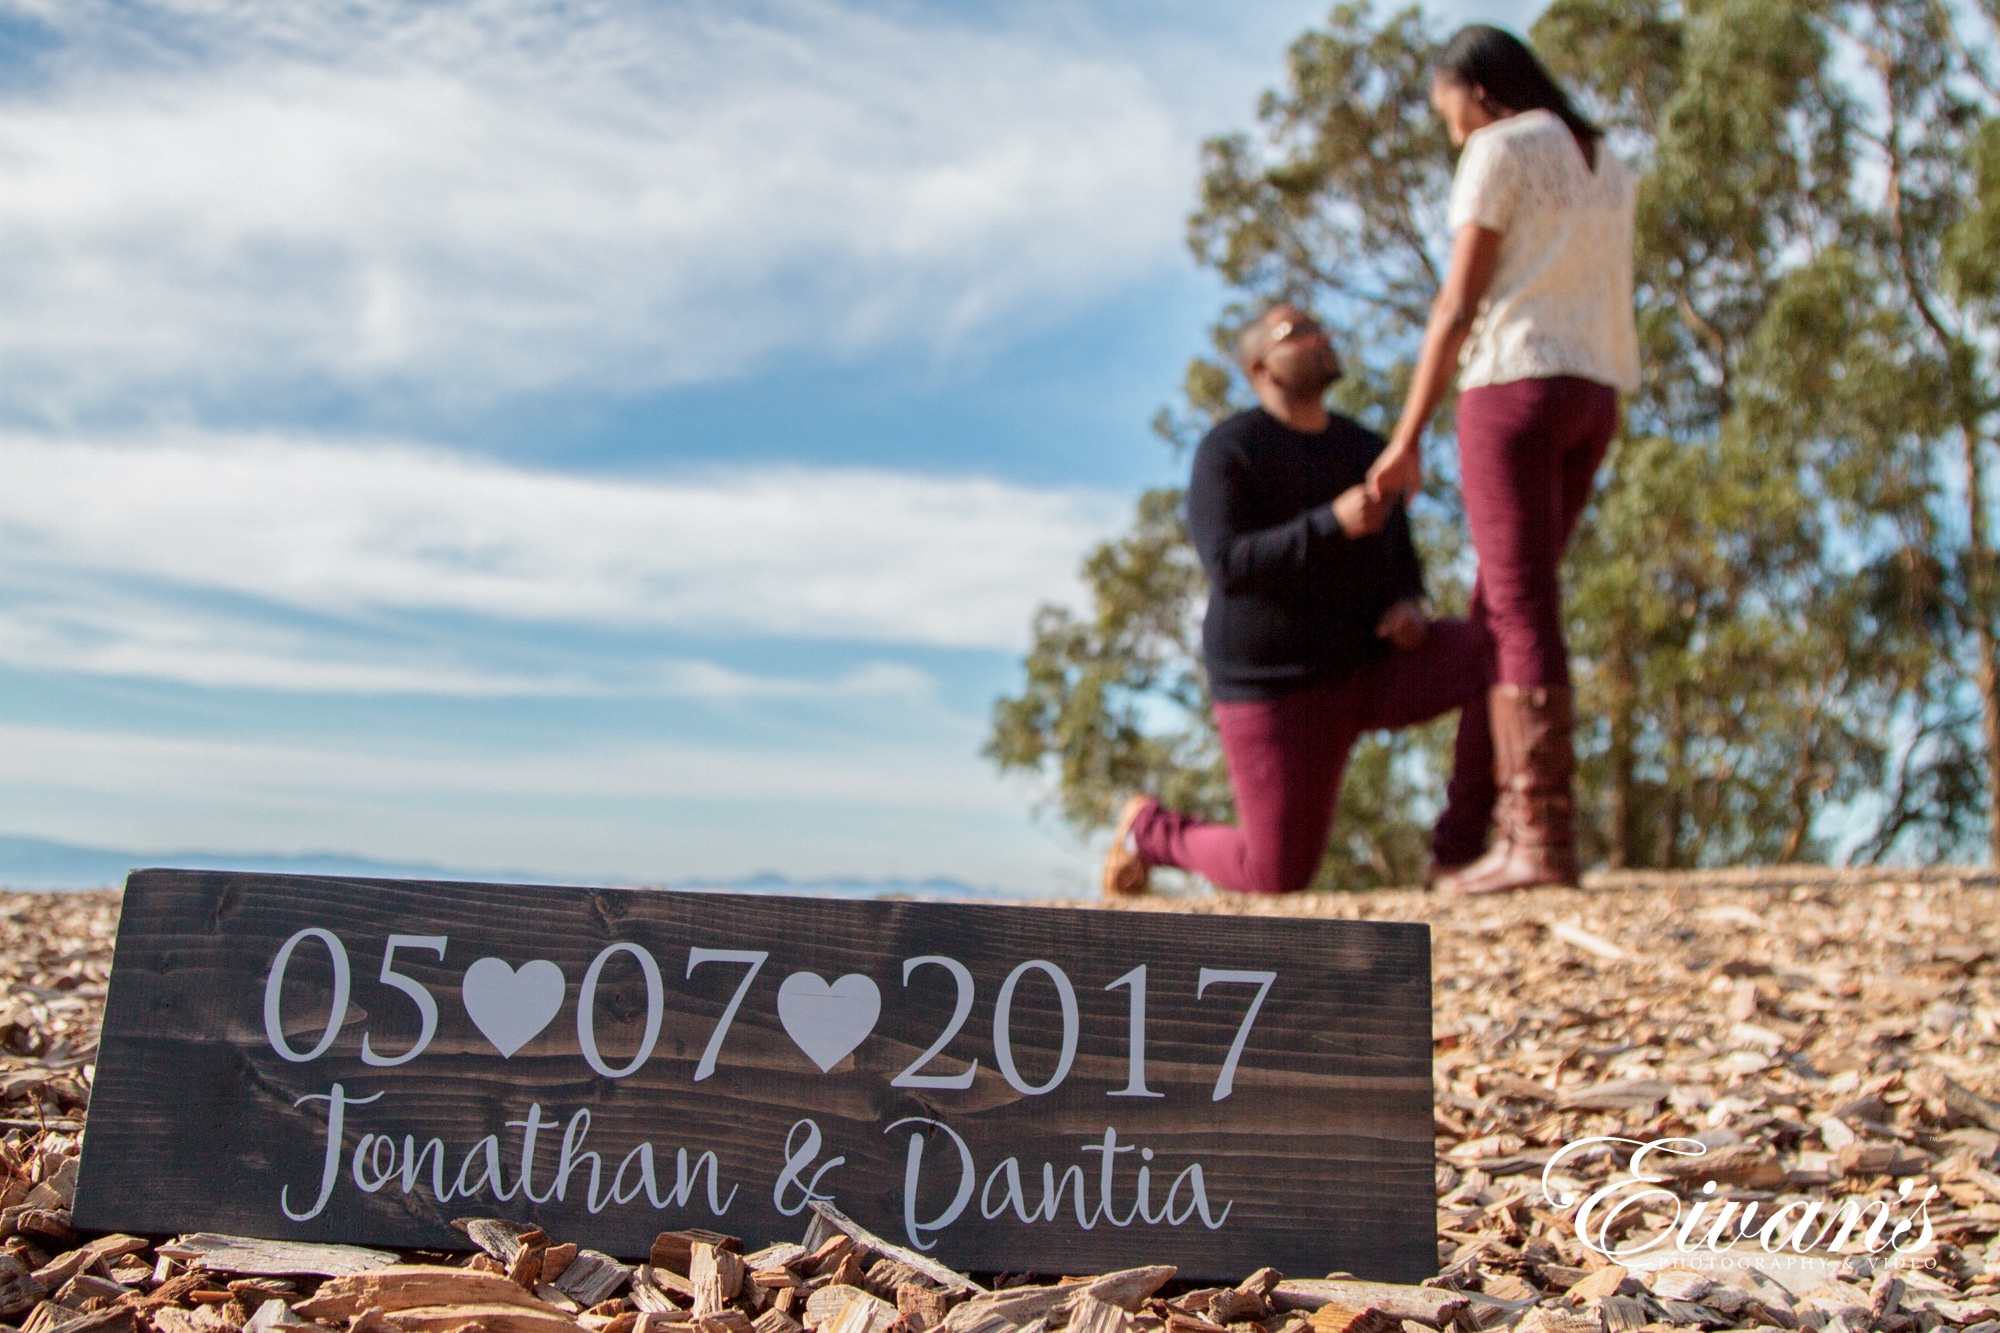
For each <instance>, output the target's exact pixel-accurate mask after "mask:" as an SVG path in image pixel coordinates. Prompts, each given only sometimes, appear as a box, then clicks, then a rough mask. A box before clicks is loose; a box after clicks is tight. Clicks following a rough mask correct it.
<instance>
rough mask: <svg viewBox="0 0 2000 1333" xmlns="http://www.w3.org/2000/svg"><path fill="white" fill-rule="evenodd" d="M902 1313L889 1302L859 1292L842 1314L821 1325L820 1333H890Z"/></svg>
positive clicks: (844, 1306)
mask: <svg viewBox="0 0 2000 1333" xmlns="http://www.w3.org/2000/svg"><path fill="white" fill-rule="evenodd" d="M901 1317H902V1312H901V1311H899V1310H897V1309H896V1307H895V1306H893V1305H891V1304H889V1303H888V1302H887V1301H884V1300H881V1299H879V1298H877V1297H875V1296H871V1295H869V1294H868V1293H867V1292H865V1291H863V1292H858V1293H857V1294H856V1295H855V1296H854V1298H853V1299H852V1300H850V1301H848V1302H847V1303H846V1304H845V1305H843V1306H841V1307H840V1313H839V1314H837V1315H835V1316H834V1317H833V1318H832V1319H831V1320H829V1321H828V1322H826V1323H824V1324H821V1325H820V1333H889V1330H890V1329H891V1328H892V1327H894V1326H895V1324H896V1322H897V1321H898V1320H899V1319H900V1318H901Z"/></svg>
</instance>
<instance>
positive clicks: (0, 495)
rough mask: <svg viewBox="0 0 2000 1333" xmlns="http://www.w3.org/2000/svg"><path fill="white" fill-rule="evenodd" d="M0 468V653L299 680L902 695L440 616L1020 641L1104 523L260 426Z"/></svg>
mask: <svg viewBox="0 0 2000 1333" xmlns="http://www.w3.org/2000/svg"><path fill="white" fill-rule="evenodd" d="M0 475H4V476H5V477H6V478H7V484H6V485H5V486H0V661H7V662H11V663H13V664H16V665H23V666H29V667H37V668H43V669H56V670H70V671H84V672H90V673H94V674H135V675H146V676H153V677H157V678H165V679H172V680H183V681H191V682H195V683H200V684H207V685H221V686H229V685H237V686H254V687H265V688H272V687H275V688H286V689H298V690H343V691H355V692H383V691H409V692H421V693H462V694H470V695H482V694H483V695H492V694H516V693H532V692H539V693H556V694H575V693H592V692H610V691H615V692H630V693H664V694H676V693H678V694H689V695H695V696H699V697H709V698H716V697H750V696H755V695H764V696H770V695H773V694H783V693H786V692H788V691H789V692H792V693H794V694H797V693H799V692H801V691H808V692H809V691H819V692H827V691H832V692H835V693H846V694H856V693H861V694H866V693H883V692H890V693H893V692H897V691H907V690H909V689H911V688H915V686H914V685H913V683H912V673H910V672H908V671H907V669H901V668H896V669H892V668H888V667H883V668H878V669H873V670H870V671H865V672H863V673H861V674H860V675H857V676H850V677H845V678H842V679H839V680H836V681H833V682H823V683H819V684H812V683H808V682H799V681H793V682H784V681H760V680H755V679H752V678H749V677H744V676H740V675H736V674H734V673H731V672H728V671H725V670H723V669H721V668H719V667H715V666H713V665H704V664H702V663H700V662H690V661H686V660H678V659H677V660H666V661H662V660H659V659H658V658H657V657H655V658H652V659H648V660H640V661H637V662H636V663H635V662H634V660H633V658H632V654H631V652H630V650H629V649H628V650H626V651H625V652H623V653H608V652H605V651H602V650H601V649H600V650H599V651H596V652H585V651H579V652H576V653H574V654H572V655H570V656H569V657H567V658H563V659H562V660H561V661H560V662H559V663H558V665H556V666H554V667H550V666H547V665H535V666H531V667H509V668H500V667H495V666H494V665H493V664H492V659H491V656H490V655H488V656H486V657H483V658H480V659H479V660H476V661H473V660H469V658H468V655H475V656H476V654H475V647H476V636H473V635H469V634H459V633H455V632H454V631H451V630H449V629H446V628H444V627H443V625H444V624H445V623H447V622H446V621H444V620H441V619H440V617H446V618H448V617H452V616H462V617H471V618H474V620H475V621H476V622H478V623H484V624H489V625H495V626H499V627H501V628H502V629H503V630H504V629H505V628H506V627H508V626H512V627H515V628H516V629H517V630H518V629H521V628H529V629H532V628H534V627H549V626H559V625H575V626H589V627H593V628H599V629H603V630H607V631H613V632H619V633H623V634H627V635H634V636H640V637H641V641H643V636H645V635H657V634H662V633H679V634H689V635H705V636H716V637H746V636H747V637H766V638H792V639H816V640H839V641H850V642H873V643H883V644H899V645H925V646H946V647H970V648H996V649H1010V650H1011V649H1017V648H1019V647H1020V646H1021V644H1022V642H1023V641H1024V639H1025V636H1026V631H1027V626H1028V622H1029V618H1030V616H1031V615H1032V614H1033V611H1034V608H1035V607H1036V606H1037V605H1038V604H1039V603H1041V602H1043V601H1048V600H1057V601H1068V600H1073V599H1074V598H1075V597H1076V595H1077V586H1078V585H1077V566H1078V563H1079V561H1080V558H1081V556H1082V554H1083V552H1084V551H1085V550H1086V549H1087V548H1088V546H1089V545H1090V544H1091V543H1092V542H1093V541H1095V540H1098V539H1100V538H1101V537H1102V536H1104V535H1105V534H1106V533H1108V532H1109V531H1111V530H1112V529H1113V528H1114V527H1115V526H1116V525H1117V523H1118V522H1119V521H1120V520H1121V519H1122V517H1123V513H1122V510H1123V504H1122V503H1121V502H1119V501H1118V500H1115V499H1113V498H1112V497H1109V496H1106V495H1102V494H1099V493H1095V492H1089V491H1083V490H1076V489H1061V490H1045V489H1034V488H1030V487H1024V486H1019V485H1012V484H1008V483H1004V482H999V481H993V480H985V479H979V478H970V479H965V478H928V477H920V476H912V475H908V474H902V473H892V472H881V471H867V470H859V469H807V468H770V469H756V470H752V469H733V470H719V471H712V472H708V473H704V474H701V475H698V476H692V477H684V478H679V479H673V480H653V481H633V480H619V479H607V478H596V477H579V476H574V475H566V474H559V473H551V472H540V471H531V470H527V469H523V468H518V467H511V466H507V465H504V464H500V463H495V462H491V461H486V460H481V459H476V458H469V457H466V456H464V455H458V454H450V453H444V452H439V451H433V450H426V449H423V448H419V447H416V446H412V445H399V444H369V445H346V446H342V445H336V444H331V443H327V442H325V441H319V440H313V439H302V438H296V437H281V436H268V435H267V436H226V435H215V434H195V433H186V434H182V435H178V436H171V437H152V438H149V439H148V440H147V441H145V442H142V443H131V442H95V443H86V442H79V441H76V440H54V439H49V438H45V437H40V436H32V435H13V436H0ZM399 634H400V635H402V636H403V638H401V639H399V638H398V637H397V636H398V635H399ZM411 636H415V637H416V638H417V639H418V640H419V642H416V643H410V642H405V641H404V640H405V639H407V638H409V637H411ZM439 644H443V645H444V646H442V647H439V646H437V645H439Z"/></svg>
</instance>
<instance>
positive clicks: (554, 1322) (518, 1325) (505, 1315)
mask: <svg viewBox="0 0 2000 1333" xmlns="http://www.w3.org/2000/svg"><path fill="white" fill-rule="evenodd" d="M387 1317H388V1320H389V1322H390V1323H391V1324H393V1325H394V1326H395V1327H397V1328H398V1329H402V1330H404V1331H405V1333H456V1330H459V1329H465V1328H470V1329H473V1330H476V1333H576V1330H577V1323H576V1321H575V1320H574V1319H571V1318H570V1317H569V1316H568V1315H562V1314H557V1313H556V1312H555V1311H554V1310H548V1309H541V1310H531V1309H527V1308H525V1307H523V1306H518V1305H420V1306H417V1307H415V1308H413V1309H409V1310H399V1311H397V1312H396V1313H394V1314H392V1315H389V1316H387Z"/></svg>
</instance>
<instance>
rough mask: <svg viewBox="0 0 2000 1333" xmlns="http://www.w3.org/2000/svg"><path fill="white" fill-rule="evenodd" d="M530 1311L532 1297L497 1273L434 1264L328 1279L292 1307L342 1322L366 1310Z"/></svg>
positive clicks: (378, 1270)
mask: <svg viewBox="0 0 2000 1333" xmlns="http://www.w3.org/2000/svg"><path fill="white" fill-rule="evenodd" d="M458 1304H464V1305H519V1306H524V1307H533V1306H535V1305H536V1301H535V1298H534V1296H533V1294H532V1293H530V1292H528V1291H525V1290H523V1289H522V1287H521V1286H520V1284H519V1283H517V1282H513V1281H510V1280H509V1279H508V1278H506V1277H503V1276H501V1275H499V1274H497V1273H480V1272H475V1271H474V1270H472V1269H470V1268H447V1267H444V1266H443V1265H440V1264H396V1265H393V1266H391V1267H388V1268H378V1269H374V1270H372V1271H370V1272H366V1273H355V1274H352V1275H350V1276H347V1277H338V1278H334V1279H333V1280H332V1281H330V1282H323V1283H321V1284H320V1288H319V1290H318V1291H316V1292H314V1293H313V1295H312V1296H311V1297H310V1298H308V1299H306V1300H302V1301H300V1302H298V1304H297V1306H296V1307H295V1308H296V1309H297V1310H298V1312H299V1313H300V1314H302V1315H304V1316H305V1317H306V1318H308V1319H348V1318H351V1317H353V1316H354V1315H357V1314H360V1313H361V1312H362V1311H364V1310H367V1309H371V1308H373V1309H379V1310H383V1311H385V1312H388V1313H391V1314H393V1313H395V1312H396V1311H399V1310H408V1309H413V1308H416V1307H418V1306H431V1305H458Z"/></svg>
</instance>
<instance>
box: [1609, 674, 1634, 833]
mask: <svg viewBox="0 0 2000 1333" xmlns="http://www.w3.org/2000/svg"><path fill="white" fill-rule="evenodd" d="M1607 665H1608V666H1609V668H1610V676H1611V752H1610V753H1609V754H1607V755H1606V756H1605V761H1606V766H1607V767H1608V768H1609V770H1610V773H1609V777H1610V780H1611V795H1610V800H1609V801H1608V803H1607V805H1608V808H1607V809H1606V811H1605V814H1606V817H1607V821H1608V823H1609V825H1610V827H1608V828H1607V829H1605V831H1604V832H1605V839H1604V843H1605V847H1604V863H1605V865H1606V866H1607V867H1609V868H1610V869H1612V870H1626V869H1629V868H1631V867H1632V866H1634V865H1637V864H1638V856H1637V852H1636V848H1635V847H1634V845H1633V844H1634V843H1635V841H1636V840H1637V838H1638V828H1637V827H1636V824H1637V818H1638V811H1637V810H1635V809H1634V808H1633V807H1634V804H1635V802H1634V799H1633V793H1632V770H1633V767H1634V758H1633V753H1632V752H1633V750H1634V748H1635V747H1636V745H1637V743H1638V736H1637V732H1638V722H1637V719H1636V718H1635V717H1634V715H1633V714H1634V711H1635V709H1636V707H1637V705H1636V696H1637V695H1638V687H1637V684H1636V677H1637V674H1638V673H1637V671H1636V669H1635V668H1634V666H1633V664H1632V654H1631V651H1630V650H1629V649H1628V648H1627V647H1626V646H1625V645H1624V644H1623V643H1620V644H1619V645H1618V646H1617V648H1616V649H1614V650H1613V652H1612V654H1611V658H1610V661H1609V662H1608V663H1607Z"/></svg>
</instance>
